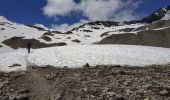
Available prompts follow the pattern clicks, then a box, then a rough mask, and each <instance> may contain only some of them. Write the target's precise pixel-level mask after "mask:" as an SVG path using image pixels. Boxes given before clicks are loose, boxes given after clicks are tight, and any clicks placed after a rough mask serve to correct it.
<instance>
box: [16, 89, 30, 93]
mask: <svg viewBox="0 0 170 100" xmlns="http://www.w3.org/2000/svg"><path fill="white" fill-rule="evenodd" d="M18 93H29V90H28V89H27V88H24V89H21V90H19V91H18Z"/></svg>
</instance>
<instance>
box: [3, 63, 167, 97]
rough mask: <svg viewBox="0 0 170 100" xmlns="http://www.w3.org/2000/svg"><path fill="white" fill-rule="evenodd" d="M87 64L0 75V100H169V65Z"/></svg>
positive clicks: (30, 69)
mask: <svg viewBox="0 0 170 100" xmlns="http://www.w3.org/2000/svg"><path fill="white" fill-rule="evenodd" d="M87 65H88V64H86V66H84V67H83V68H67V67H65V68H53V67H46V68H37V67H29V68H28V70H27V71H26V72H11V73H2V72H1V73H0V100H170V65H162V66H159V65H152V66H146V67H130V66H95V67H89V66H87ZM9 98H10V99H9Z"/></svg>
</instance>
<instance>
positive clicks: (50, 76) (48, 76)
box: [46, 74, 55, 80]
mask: <svg viewBox="0 0 170 100" xmlns="http://www.w3.org/2000/svg"><path fill="white" fill-rule="evenodd" d="M46 77H47V80H53V79H54V78H55V75H54V74H52V75H46Z"/></svg>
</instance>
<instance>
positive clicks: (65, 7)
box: [43, 0, 143, 21]
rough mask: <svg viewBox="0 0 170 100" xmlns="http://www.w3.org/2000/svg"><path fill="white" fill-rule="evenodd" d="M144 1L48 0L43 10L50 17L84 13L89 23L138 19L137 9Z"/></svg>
mask: <svg viewBox="0 0 170 100" xmlns="http://www.w3.org/2000/svg"><path fill="white" fill-rule="evenodd" d="M142 1H143V0H81V1H80V2H79V3H76V2H75V1H74V0H47V5H46V6H45V7H44V8H43V11H44V15H46V16H48V17H54V18H56V17H58V16H68V15H69V14H70V13H71V12H82V14H83V15H84V16H85V17H87V18H88V20H89V21H94V20H116V21H123V20H126V21H127V20H132V19H136V18H137V16H135V15H134V12H135V9H136V8H137V7H138V6H139V4H140V3H141V2H142Z"/></svg>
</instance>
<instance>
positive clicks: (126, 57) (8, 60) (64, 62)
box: [0, 45, 170, 72]
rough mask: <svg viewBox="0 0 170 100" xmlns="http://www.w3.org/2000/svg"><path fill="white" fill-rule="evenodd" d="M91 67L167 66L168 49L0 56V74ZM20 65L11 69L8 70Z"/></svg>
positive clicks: (87, 48) (73, 49)
mask: <svg viewBox="0 0 170 100" xmlns="http://www.w3.org/2000/svg"><path fill="white" fill-rule="evenodd" d="M86 63H89V64H90V65H92V66H94V65H117V64H119V65H131V66H145V65H151V64H167V63H170V49H168V48H160V47H147V46H132V45H70V46H63V47H51V48H43V49H37V50H34V52H32V53H30V54H27V51H26V50H24V49H20V50H17V51H16V52H11V53H4V54H0V71H5V72H10V71H18V70H26V67H27V66H28V65H35V66H40V67H44V66H47V65H52V66H54V67H64V66H68V67H69V68H72V67H82V66H83V65H84V64H86ZM13 64H20V65H21V66H17V67H14V68H10V67H9V66H11V65H13Z"/></svg>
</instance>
